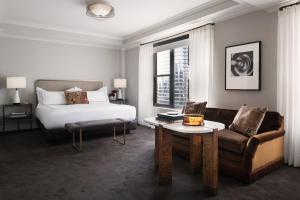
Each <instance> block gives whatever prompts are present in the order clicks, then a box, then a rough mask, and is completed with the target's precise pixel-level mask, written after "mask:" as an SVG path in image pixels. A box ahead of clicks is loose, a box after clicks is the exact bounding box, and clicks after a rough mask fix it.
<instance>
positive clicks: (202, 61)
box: [189, 25, 214, 105]
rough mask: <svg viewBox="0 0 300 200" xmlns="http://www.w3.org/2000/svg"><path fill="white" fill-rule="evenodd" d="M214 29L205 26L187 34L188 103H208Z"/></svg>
mask: <svg viewBox="0 0 300 200" xmlns="http://www.w3.org/2000/svg"><path fill="white" fill-rule="evenodd" d="M213 47H214V27H213V25H207V26H204V27H201V28H199V29H196V30H193V31H191V32H190V34H189V55H190V101H207V102H208V105H209V104H210V102H209V91H210V89H211V88H212V74H213Z"/></svg>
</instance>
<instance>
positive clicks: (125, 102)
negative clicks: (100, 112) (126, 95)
mask: <svg viewBox="0 0 300 200" xmlns="http://www.w3.org/2000/svg"><path fill="white" fill-rule="evenodd" d="M109 102H110V103H114V104H127V103H128V99H116V100H109Z"/></svg>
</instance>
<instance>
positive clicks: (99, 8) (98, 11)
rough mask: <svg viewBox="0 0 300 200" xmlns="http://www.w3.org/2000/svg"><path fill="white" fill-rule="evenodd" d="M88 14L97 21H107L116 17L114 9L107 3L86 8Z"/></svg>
mask: <svg viewBox="0 0 300 200" xmlns="http://www.w3.org/2000/svg"><path fill="white" fill-rule="evenodd" d="M86 14H87V16H89V17H93V18H96V19H106V18H111V17H113V16H115V12H114V8H113V7H112V6H111V5H109V4H105V3H92V4H89V5H88V6H87V7H86Z"/></svg>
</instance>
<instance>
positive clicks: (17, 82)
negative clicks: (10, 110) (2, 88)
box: [6, 77, 26, 104]
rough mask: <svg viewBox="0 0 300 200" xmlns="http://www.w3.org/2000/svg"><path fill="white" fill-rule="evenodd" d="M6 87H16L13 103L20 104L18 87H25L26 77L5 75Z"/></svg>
mask: <svg viewBox="0 0 300 200" xmlns="http://www.w3.org/2000/svg"><path fill="white" fill-rule="evenodd" d="M6 87H7V88H14V89H16V93H15V96H14V99H13V103H14V104H20V103H21V101H20V96H19V90H18V89H20V88H26V78H25V77H7V78H6Z"/></svg>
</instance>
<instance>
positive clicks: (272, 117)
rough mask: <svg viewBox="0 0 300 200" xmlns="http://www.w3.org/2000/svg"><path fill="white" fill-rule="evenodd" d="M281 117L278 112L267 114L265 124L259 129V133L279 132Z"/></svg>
mask: <svg viewBox="0 0 300 200" xmlns="http://www.w3.org/2000/svg"><path fill="white" fill-rule="evenodd" d="M280 123H281V116H280V114H279V113H278V112H272V111H269V112H267V113H266V115H265V117H264V120H263V122H262V123H261V125H260V128H259V129H258V133H264V132H267V131H273V130H277V129H278V128H279V127H280V125H281V124H280Z"/></svg>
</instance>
